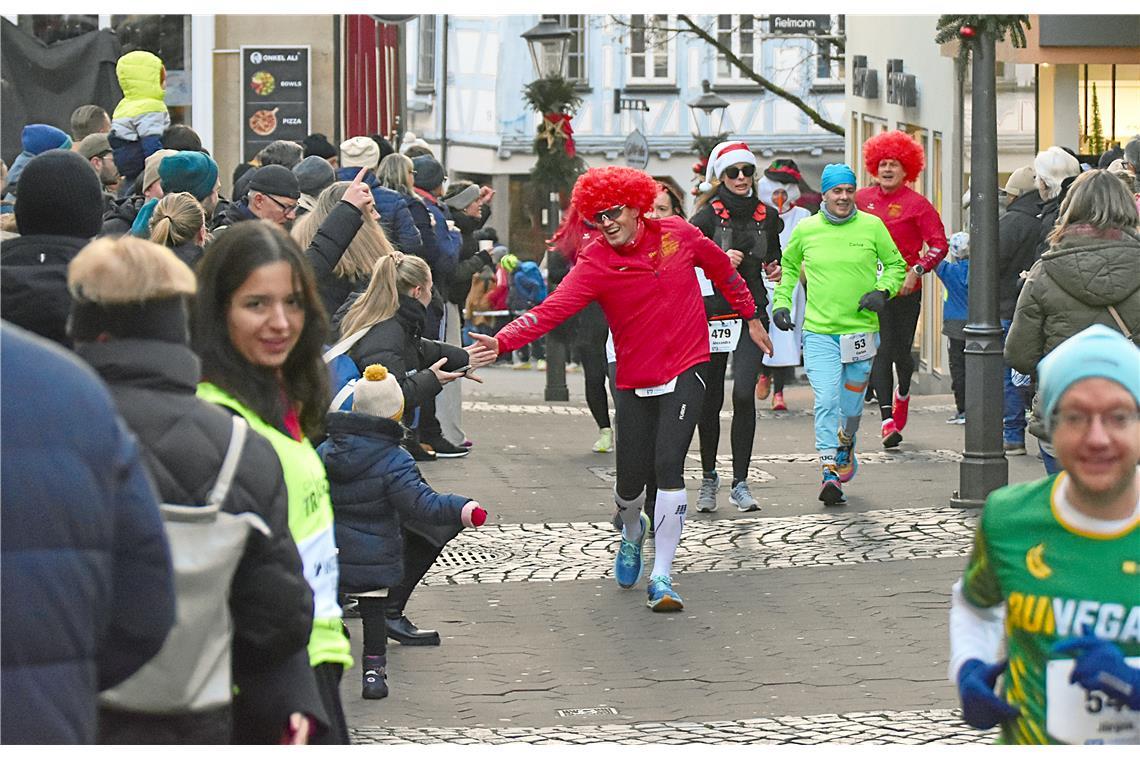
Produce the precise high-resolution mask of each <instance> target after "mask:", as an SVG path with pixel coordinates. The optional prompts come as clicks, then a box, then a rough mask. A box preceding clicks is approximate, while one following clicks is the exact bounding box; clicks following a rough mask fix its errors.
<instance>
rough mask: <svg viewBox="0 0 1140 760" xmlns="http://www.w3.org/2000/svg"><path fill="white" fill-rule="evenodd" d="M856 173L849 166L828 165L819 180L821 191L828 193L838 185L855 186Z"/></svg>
mask: <svg viewBox="0 0 1140 760" xmlns="http://www.w3.org/2000/svg"><path fill="white" fill-rule="evenodd" d="M854 184H856V182H855V172H853V171H852V170H851V167H850V166H848V165H847V164H828V165H827V166H825V167H823V175H822V176H820V178H819V191H820V192H821V193H826V192H827V191H828V190H830V189H831V188H833V187H835V186H836V185H854Z"/></svg>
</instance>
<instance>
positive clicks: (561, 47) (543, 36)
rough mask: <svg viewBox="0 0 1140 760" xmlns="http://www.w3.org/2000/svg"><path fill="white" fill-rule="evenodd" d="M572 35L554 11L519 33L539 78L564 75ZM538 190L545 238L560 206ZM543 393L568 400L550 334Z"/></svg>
mask: <svg viewBox="0 0 1140 760" xmlns="http://www.w3.org/2000/svg"><path fill="white" fill-rule="evenodd" d="M573 36H574V33H573V32H571V31H570V30H569V29H567V28H566V27H564V26H562V24H561V23H560V22H559V20H558V16H557V15H556V14H543V15H542V18H541V20H540V21H539V22H538V24H537V25H536V26H534V27H532V28H531V29H529V30H527V31H525V32H523V34H522V38H523V39H524V40H526V44H527V47H528V48H529V50H530V59H531V62H532V63H533V64H534V71H535V74H536V75H537V76H538V78H539V79H547V78H551V77H562V76H564V75H565V72H566V60H567V54H568V53H569V52H570V39H571V38H572V37H573ZM540 115H541V114H540ZM540 190H541V192H542V193H543V194H544V196H545V199H546V207H545V209H543V214H544V216H545V219H544V220H543V229H544V232H545V233H546V236H547V237H548V238H549V237H553V236H554V232H555V231H556V230H557V229H558V222H559V216H560V215H561V207H560V205H559V203H558V193H557V191H556V190H555V188H553V187H543V188H540ZM543 395H544V398H545V399H546V400H547V401H569V400H570V389H569V388H567V387H566V344H565V343H563V342H562V341H561V340H558V339H557V338H555V337H554V336H553V335H547V337H546V389H545V392H544V394H543Z"/></svg>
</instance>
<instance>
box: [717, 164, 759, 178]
mask: <svg viewBox="0 0 1140 760" xmlns="http://www.w3.org/2000/svg"><path fill="white" fill-rule="evenodd" d="M755 173H756V167H755V166H753V165H752V164H745V165H744V166H730V167H728V168H727V169H725V170H724V176H726V177H728V178H729V179H736V178H737V177H739V176H740V175H741V174H743V175H744V176H745V177H751V176H752V175H753V174H755Z"/></svg>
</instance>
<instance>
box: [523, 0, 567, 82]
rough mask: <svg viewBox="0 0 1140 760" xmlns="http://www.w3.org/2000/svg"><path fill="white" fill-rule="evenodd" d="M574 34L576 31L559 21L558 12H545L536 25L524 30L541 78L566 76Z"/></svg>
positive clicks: (533, 61)
mask: <svg viewBox="0 0 1140 760" xmlns="http://www.w3.org/2000/svg"><path fill="white" fill-rule="evenodd" d="M573 36H574V33H573V32H571V31H570V30H569V29H567V28H566V27H564V26H562V24H561V23H560V22H559V21H558V16H557V15H556V14H543V16H542V20H541V21H539V22H538V24H537V25H536V26H534V27H531V29H529V30H528V31H525V32H523V34H522V38H523V39H524V40H526V44H527V47H528V48H529V49H530V60H531V62H532V63H533V64H534V71H535V73H536V74H537V75H538V78H539V79H542V78H544V77H550V76H565V72H566V59H567V54H568V53H569V52H570V39H571V38H572V37H573Z"/></svg>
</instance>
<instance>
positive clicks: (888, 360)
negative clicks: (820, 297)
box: [871, 290, 922, 420]
mask: <svg viewBox="0 0 1140 760" xmlns="http://www.w3.org/2000/svg"><path fill="white" fill-rule="evenodd" d="M921 306H922V291H921V290H916V291H914V292H913V293H910V294H909V295H905V296H895V297H894V298H892V299H891V300H889V301H887V305H886V306H885V307H884V308H883V310H882V311H881V312H879V351H878V353H876V354H875V363H874V364H873V365H871V385H872V386H874V388H875V398H877V399H878V400H879V411H880V412H881V413H882V415H883V419H884V420H889V419H890V418H891V414H892V412H891V407H892V405H893V404H894V391H895V376H896V374H897V376H898V386H899V395H900V396H905V395H907V394H908V393H910V376H911V375H913V374H914V357H912V356H911V353H910V349H911V346H913V345H914V331H915V328H916V327H918V312H919V309H920V307H921Z"/></svg>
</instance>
